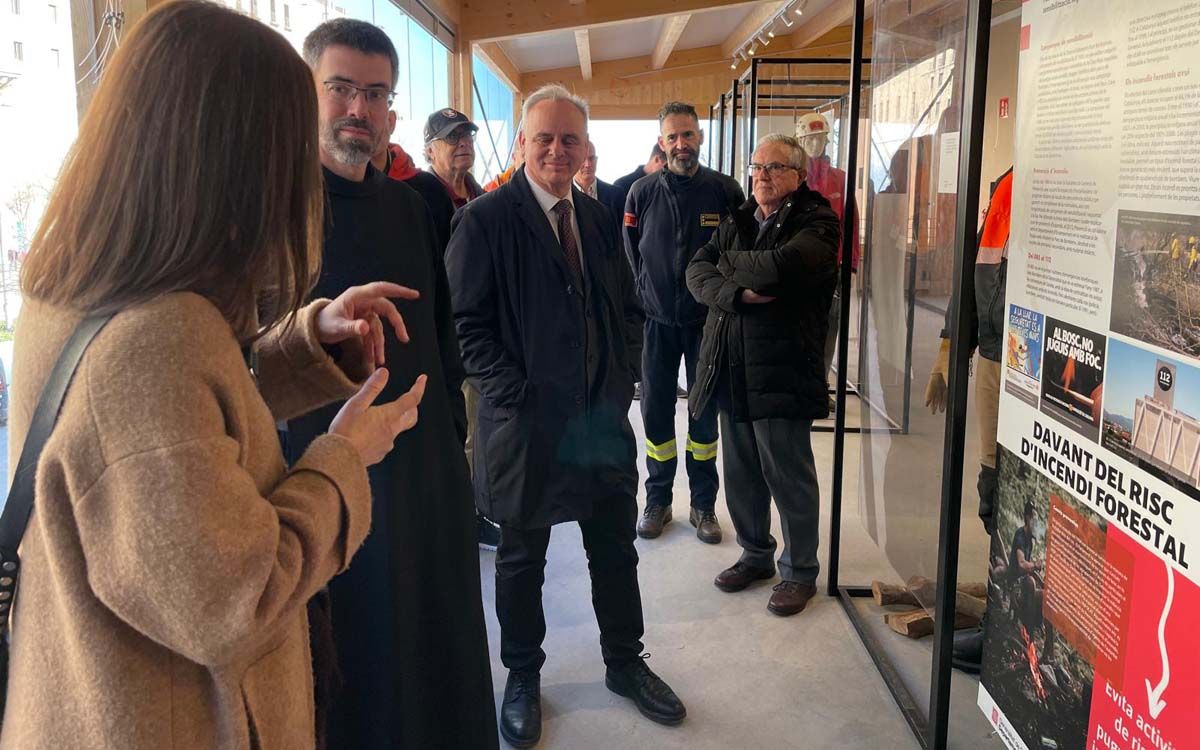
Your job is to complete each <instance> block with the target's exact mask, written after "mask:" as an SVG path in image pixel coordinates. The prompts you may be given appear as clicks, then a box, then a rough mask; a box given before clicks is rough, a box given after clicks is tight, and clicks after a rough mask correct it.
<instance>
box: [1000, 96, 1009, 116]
mask: <svg viewBox="0 0 1200 750" xmlns="http://www.w3.org/2000/svg"><path fill="white" fill-rule="evenodd" d="M1000 119H1001V120H1007V119H1008V97H1007V96H1006V97H1004V98H1003V99H1001V100H1000Z"/></svg>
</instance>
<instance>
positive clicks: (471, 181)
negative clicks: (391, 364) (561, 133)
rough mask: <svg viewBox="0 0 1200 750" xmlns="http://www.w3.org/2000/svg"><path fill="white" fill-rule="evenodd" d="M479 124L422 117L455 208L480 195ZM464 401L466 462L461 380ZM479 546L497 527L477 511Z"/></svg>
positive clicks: (471, 414)
mask: <svg viewBox="0 0 1200 750" xmlns="http://www.w3.org/2000/svg"><path fill="white" fill-rule="evenodd" d="M478 131H479V126H478V125H476V124H475V123H473V122H471V120H470V118H468V117H467V116H466V115H464V114H463V113H462V112H459V111H458V110H456V109H451V108H450V107H446V108H445V109H439V110H437V111H436V112H434V113H433V114H431V115H430V116H429V118H428V119H427V120H425V160H426V161H427V162H429V172H430V173H431V174H433V175H434V176H435V177H437V178H438V179H439V180H441V183H442V187H444V188H445V189H446V195H448V196H449V197H450V202H451V203H452V204H454V207H453V209H452V211H451V213H452V214H453V211H457V210H458V209H460V208H462V207H463V206H465V205H467V201H472V200H474V199H476V198H478V197H479V196H481V195H483V194H484V189H483V188H482V187H480V186H479V183H478V182H476V181H475V178H474V177H473V176H472V175H471V168H472V167H473V166H475V133H477V132H478ZM463 396H464V397H465V398H466V402H467V444H466V453H467V463H469V464H471V465H472V466H473V465H474V461H475V416H476V414H478V412H479V393H478V392H477V391H476V390H475V387H474V386H472V385H471V384H470V383H469V382H467V383H463ZM475 521H476V526H477V528H478V536H479V546H480V547H482V548H484V549H487V550H491V551H493V552H494V551H495V550H496V546H497V545H498V544H499V543H500V527H498V526H497V525H496V524H494V523H492V522H491V520H489V519H487V518H485V517H484V516H483V515H481V514H476V518H475Z"/></svg>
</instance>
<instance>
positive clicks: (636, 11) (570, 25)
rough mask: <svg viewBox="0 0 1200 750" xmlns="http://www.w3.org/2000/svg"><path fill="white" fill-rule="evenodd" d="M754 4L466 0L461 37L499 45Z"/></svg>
mask: <svg viewBox="0 0 1200 750" xmlns="http://www.w3.org/2000/svg"><path fill="white" fill-rule="evenodd" d="M754 4H756V3H755V2H753V1H751V2H732V3H731V2H728V0H603V2H584V3H573V2H570V0H463V2H462V10H461V14H460V15H461V18H462V22H461V23H460V24H459V28H458V33H459V35H460V36H463V37H466V38H467V39H470V40H472V41H474V42H483V41H497V40H500V39H511V38H512V37H516V36H524V35H526V34H537V33H540V32H543V31H563V30H569V29H582V28H589V27H592V26H604V25H607V24H613V23H620V22H622V21H630V20H635V19H637V20H646V19H651V18H661V17H667V16H677V15H682V14H685V13H695V12H697V11H705V10H716V9H720V8H730V7H736V6H738V5H754Z"/></svg>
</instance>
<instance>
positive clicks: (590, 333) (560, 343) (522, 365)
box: [446, 86, 687, 747]
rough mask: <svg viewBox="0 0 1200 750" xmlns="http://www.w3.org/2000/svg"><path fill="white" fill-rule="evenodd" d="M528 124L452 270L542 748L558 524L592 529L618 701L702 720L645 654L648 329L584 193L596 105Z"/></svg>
mask: <svg viewBox="0 0 1200 750" xmlns="http://www.w3.org/2000/svg"><path fill="white" fill-rule="evenodd" d="M522 125H523V127H522V131H521V133H520V134H519V136H518V138H519V142H520V145H521V148H522V149H523V151H524V153H525V166H524V168H523V169H521V170H520V171H518V172H516V174H514V176H513V178H512V180H511V181H510V182H508V183H506V184H505V185H503V186H501V187H500V188H499V189H498V190H496V191H495V192H492V193H487V194H486V195H484V196H482V197H480V198H478V199H476V200H474V201H472V202H471V203H468V204H467V205H466V206H465V207H463V208H462V209H460V210H459V211H458V213H457V214H455V217H454V229H453V232H452V234H451V238H450V246H449V249H448V251H447V259H446V263H447V269H448V274H449V277H450V286H451V291H452V294H453V299H454V310H455V322H456V325H457V329H458V336H459V342H460V344H461V345H462V350H463V357H464V364H465V366H466V370H467V375H468V377H469V378H471V379H472V380H473V382H475V383H476V384H477V385H478V387H479V390H480V392H481V394H482V399H481V403H480V406H479V427H478V430H479V432H478V448H477V455H478V456H479V458H478V460H476V461H475V465H474V478H475V482H476V490H477V492H476V500H477V502H479V503H480V510H481V511H482V512H483V513H485V514H486V515H487V516H488V517H489V518H492V519H494V520H496V521H497V522H499V523H500V527H501V532H500V547H499V549H498V550H497V553H496V614H497V617H498V619H499V621H500V631H501V633H500V639H501V640H500V642H501V659H502V661H503V662H504V665H505V666H506V667H508V669H509V675H508V684H507V686H506V687H505V691H504V703H503V706H502V707H501V709H500V717H501V732H502V733H503V735H504V737H505V739H506V740H508V742H509V743H510V744H512V745H514V746H516V747H530V746H532V745H534V744H536V743H537V741H538V739H539V738H540V736H541V698H540V676H539V675H540V670H541V667H542V664H543V663H544V662H545V660H546V654H545V652H544V651H543V650H542V641H543V640H544V638H545V635H546V619H545V615H544V613H543V611H542V584H543V583H544V580H545V566H546V547H547V545H548V544H549V542H550V528H551V526H553V525H554V524H558V523H564V522H567V521H578V522H579V525H580V527H581V529H582V531H583V544H584V547H585V548H586V549H587V556H588V568H589V571H590V572H591V577H592V604H593V607H594V608H595V611H596V619H597V621H598V623H599V626H600V646H601V651H602V653H603V655H604V662H605V665H606V666H607V673H606V678H605V683H606V684H607V686H608V688H609V689H610V690H612V691H613V692H615V693H617V694H619V695H623V696H626V697H628V698H631V699H632V700H633V701H634V703H635V704H636V705H637V708H638V710H640V711H641V712H642V713H643V714H644V715H645V716H647V717H648V718H650V719H652V720H654V721H657V722H660V723H663V724H678V723H679V722H681V721H683V719H684V717H685V715H686V713H687V712H686V710H685V709H684V706H683V704H682V703H681V702H680V700H679V698H678V697H676V695H675V693H674V692H673V691H672V690H671V688H669V687H668V686H667V685H666V683H664V682H663V681H662V680H661V679H659V677H658V676H657V675H655V674H654V672H652V671H651V670H650V668H649V667H648V666H647V665H646V663H645V661H644V660H643V659H642V657H641V656H640V654H641V653H642V641H641V638H642V633H643V620H642V603H641V594H640V592H639V590H638V580H637V563H638V556H637V551H636V549H635V548H634V544H633V542H634V537H635V534H634V525H635V524H636V522H637V503H636V500H635V494H636V492H637V480H638V473H637V465H636V461H637V447H636V443H635V440H634V435H633V429H632V427H631V426H630V424H629V418H628V412H629V406H630V403H631V399H632V396H633V382H634V380H636V379H637V376H638V365H639V361H640V350H641V337H642V321H643V317H642V312H641V308H640V307H639V305H638V302H637V297H636V295H635V293H634V288H633V276H632V273H631V272H630V269H629V264H628V263H627V262H626V261H625V258H624V256H623V254H622V252H621V245H620V240H619V238H618V235H617V227H616V223H615V222H614V221H613V220H612V217H611V216H610V215H609V212H608V211H606V210H605V209H604V208H603V206H601V205H600V203H599V202H597V201H594V200H592V199H591V198H588V197H587V196H586V195H584V194H583V193H582V192H580V191H579V190H577V189H572V185H571V181H572V178H573V177H574V175H575V173H576V172H578V171H579V166H580V164H581V163H582V162H583V160H584V157H585V156H586V154H587V104H586V103H585V102H584V101H583V100H581V99H579V98H577V97H575V96H573V95H572V94H571V93H570V92H568V91H567V90H566V89H564V88H563V87H561V86H546V87H543V88H542V89H539V90H538V91H537V92H535V93H533V94H532V95H531V96H530V97H529V98H528V99H526V101H525V106H524V113H523V117H522Z"/></svg>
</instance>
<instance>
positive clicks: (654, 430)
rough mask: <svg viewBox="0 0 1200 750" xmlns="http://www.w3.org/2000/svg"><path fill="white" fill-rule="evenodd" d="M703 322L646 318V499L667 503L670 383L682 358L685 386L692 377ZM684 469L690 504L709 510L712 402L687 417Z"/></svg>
mask: <svg viewBox="0 0 1200 750" xmlns="http://www.w3.org/2000/svg"><path fill="white" fill-rule="evenodd" d="M703 337H704V327H703V326H701V325H695V326H672V325H666V324H665V323H658V322H656V321H653V320H647V321H646V329H645V340H644V342H643V346H642V401H641V404H642V423H643V424H644V425H645V429H646V473H647V477H646V503H647V504H649V505H670V504H671V488H672V486H673V485H674V484H675V467H676V465H677V464H678V463H679V458H678V456H679V446H678V443H677V442H676V439H675V411H676V409H677V408H678V403H679V397H678V394H676V392H675V386H676V382H677V378H678V375H679V359H680V357H682V358H683V362H684V370H685V372H686V373H687V386H688V389H689V390H691V388H692V385H693V384H694V383H695V382H696V360H697V359H698V358H699V356H700V341H701V339H702V338H703ZM685 449H686V452H687V474H688V484H689V485H690V486H691V493H692V507H693V508H696V509H697V510H712V509H713V508H714V506H715V505H716V503H717V486H718V480H717V407H716V404H715V403H713V402H711V401H710V403H709V406H708V408H707V409H705V410H704V413H703V414H701V415H700V416H699V418H698V419H692V418H691V416H690V415H689V416H688V434H687V445H686V446H685Z"/></svg>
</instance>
